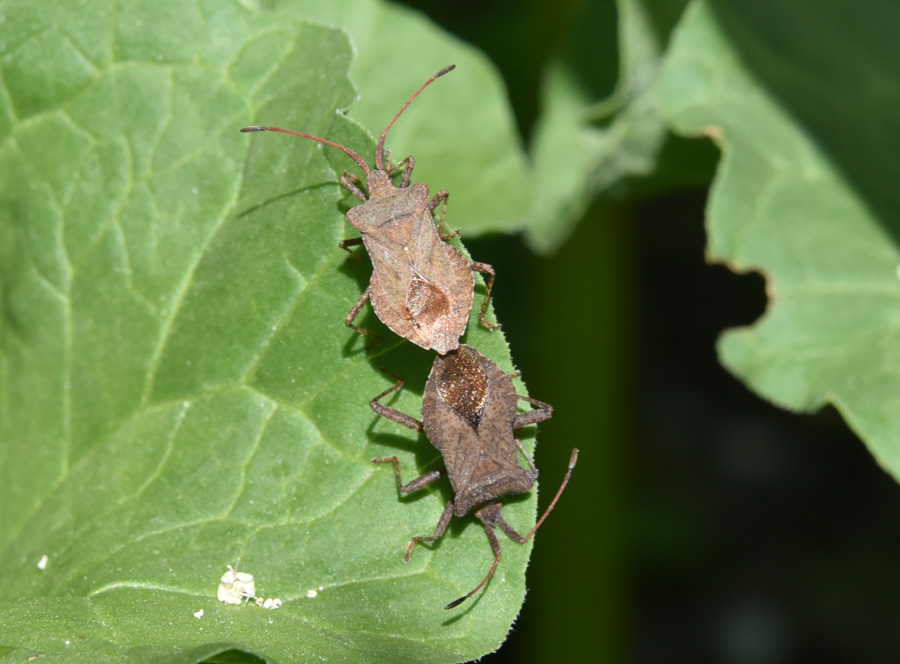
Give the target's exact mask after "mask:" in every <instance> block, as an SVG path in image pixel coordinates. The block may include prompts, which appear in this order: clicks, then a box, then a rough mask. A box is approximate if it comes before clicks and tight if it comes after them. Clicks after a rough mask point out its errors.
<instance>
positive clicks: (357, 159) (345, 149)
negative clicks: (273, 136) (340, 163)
mask: <svg viewBox="0 0 900 664" xmlns="http://www.w3.org/2000/svg"><path fill="white" fill-rule="evenodd" d="M416 94H418V93H416ZM407 104H409V102H407ZM395 119H396V118H395ZM241 131H242V132H244V133H248V132H252V131H280V132H281V133H282V134H291V135H293V136H300V137H301V138H308V139H310V140H311V141H317V142H318V143H324V144H325V145H330V146H331V147H333V148H337V149H338V150H341V151H342V152H343V153H344V154H346V155H347V156H348V157H350V158H351V159H352V160H353V161H355V162H356V163H357V164H359V167H360V168H361V169H362V170H363V173H365V174H366V177H368V176H369V171H371V169H370V168H369V165H368V164H367V163H366V162H365V161H363V158H362V157H360V156H359V155H358V154H356V153H355V152H354V151H353V150H351V149H350V148H348V147H345V146H343V145H340V144H339V143H333V142H332V141H328V140H325V139H324V138H319V137H318V136H313V135H312V134H306V133H304V132H302V131H293V130H292V129H282V128H281V127H244V128H243V129H241ZM382 138H383V137H382Z"/></svg>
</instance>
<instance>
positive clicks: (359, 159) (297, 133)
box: [241, 127, 372, 177]
mask: <svg viewBox="0 0 900 664" xmlns="http://www.w3.org/2000/svg"><path fill="white" fill-rule="evenodd" d="M241 131H242V132H244V133H245V134H246V133H248V132H251V131H280V132H281V133H282V134H293V135H294V136H300V137H302V138H308V139H310V140H312V141H318V142H319V143H324V144H325V145H330V146H331V147H333V148H337V149H338V150H343V152H344V154H346V155H347V156H348V157H350V158H351V159H352V160H353V161H355V162H356V163H357V164H359V167H360V168H361V169H362V170H363V173H365V174H366V177H369V172H370V171H371V170H372V169H371V168H369V165H368V164H367V163H366V162H365V161H364V160H363V158H362V157H360V156H359V155H358V154H356V153H355V152H354V151H353V150H351V149H350V148H348V147H345V146H343V145H340V144H339V143H333V142H332V141H327V140H325V139H324V138H319V137H318V136H313V135H312V134H305V133H303V132H302V131H294V130H292V129H282V128H281V127H244V128H243V129H241Z"/></svg>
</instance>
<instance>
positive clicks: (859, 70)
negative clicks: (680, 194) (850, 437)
mask: <svg viewBox="0 0 900 664" xmlns="http://www.w3.org/2000/svg"><path fill="white" fill-rule="evenodd" d="M898 24H900V7H898V5H897V3H894V2H888V1H883V0H870V1H868V2H865V3H861V4H860V3H856V4H853V5H850V4H847V3H843V2H840V1H839V0H827V1H818V0H817V1H815V2H812V1H811V0H808V1H805V2H802V1H800V2H792V3H780V2H774V1H772V0H768V1H766V2H756V3H737V4H735V3H728V2H697V3H695V4H694V5H693V6H692V7H691V9H690V11H689V14H688V16H687V17H686V19H685V21H684V24H683V25H682V26H681V27H680V29H679V32H678V35H677V38H676V39H675V42H674V45H673V49H672V52H671V54H670V56H669V59H668V61H667V62H666V64H665V67H664V71H663V73H662V75H661V79H660V81H659V90H658V93H659V99H660V105H661V106H662V107H663V108H665V109H666V113H667V114H668V116H669V117H670V118H671V121H672V123H673V124H674V125H675V126H676V127H677V128H678V129H679V130H680V131H683V132H688V133H692V134H698V133H705V134H707V135H709V136H712V137H713V138H714V139H715V140H716V142H717V143H718V144H719V145H720V146H721V148H722V151H723V157H722V163H721V166H720V170H719V174H718V177H717V180H716V182H715V185H714V187H713V195H712V198H711V200H710V203H709V210H708V226H709V238H710V240H709V252H710V255H711V258H713V259H714V260H718V261H723V262H726V263H728V264H729V265H731V266H732V267H733V268H734V269H735V270H741V271H743V270H759V271H760V272H762V273H763V274H764V275H765V277H766V280H767V291H768V294H769V297H770V303H769V309H768V311H767V312H766V314H765V315H764V316H763V317H762V318H761V319H760V320H759V321H758V322H757V323H756V324H755V325H754V326H753V327H750V328H747V329H741V330H733V331H730V332H729V333H727V334H725V335H724V336H723V338H722V339H721V342H720V344H719V350H720V354H721V357H722V360H723V362H724V363H725V364H726V366H728V367H729V368H730V369H731V370H732V371H733V372H735V373H736V374H737V375H738V376H740V377H741V378H742V379H743V380H745V381H747V383H748V384H749V385H750V386H751V387H753V389H755V390H756V391H758V392H759V393H760V394H762V395H764V396H765V397H767V398H769V399H771V400H773V401H775V402H776V403H779V404H781V405H783V406H785V407H787V408H791V409H796V410H814V409H817V408H820V407H821V406H822V405H823V404H826V403H831V404H834V405H835V406H836V407H837V408H838V409H839V410H840V411H841V412H842V413H843V414H844V416H845V418H846V419H847V421H848V422H849V424H850V425H851V426H852V427H853V429H854V430H855V431H856V432H857V433H858V434H859V435H860V437H862V439H863V440H864V441H865V442H866V444H867V445H868V446H869V448H870V449H871V450H872V452H873V454H874V455H875V456H876V457H877V459H878V460H879V462H880V463H881V464H882V465H883V466H884V467H885V468H886V469H887V470H888V471H889V472H891V473H892V474H893V475H894V477H897V478H900V443H898V441H900V418H898V416H897V412H896V411H897V409H896V407H895V406H894V404H893V398H894V397H893V395H894V394H897V393H898V392H900V380H898V375H900V372H898V369H900V364H898V359H900V356H898V352H897V347H898V345H897V339H896V330H897V327H898V324H900V278H898V268H900V251H898V246H897V245H898V228H900V227H898V221H897V210H898V209H900V190H898V188H897V186H896V183H897V181H898V180H900V166H898V161H897V154H898V153H900V141H898V137H900V116H898V114H897V113H896V109H897V108H898V107H900V79H898V77H897V71H898V68H900V51H898V50H897V44H896V30H895V29H894V27H895V26H897V25H898Z"/></svg>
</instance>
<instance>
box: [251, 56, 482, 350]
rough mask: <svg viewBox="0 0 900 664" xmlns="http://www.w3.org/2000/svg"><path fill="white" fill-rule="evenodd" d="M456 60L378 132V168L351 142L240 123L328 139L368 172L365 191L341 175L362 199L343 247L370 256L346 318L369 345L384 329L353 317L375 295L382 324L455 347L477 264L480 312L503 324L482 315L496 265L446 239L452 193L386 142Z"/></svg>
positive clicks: (424, 341) (433, 346)
mask: <svg viewBox="0 0 900 664" xmlns="http://www.w3.org/2000/svg"><path fill="white" fill-rule="evenodd" d="M454 67H455V65H450V66H449V67H445V68H444V69H442V70H441V71H439V72H438V73H437V74H435V75H434V76H432V77H431V78H429V79H428V80H427V81H426V82H425V83H424V84H423V85H422V87H420V88H419V89H418V90H417V91H416V92H415V93H414V94H413V95H412V96H411V97H410V98H409V99H408V100H407V101H406V103H405V104H404V105H403V106H402V107H401V108H400V110H399V111H398V112H397V114H396V115H395V116H394V119H393V120H391V121H390V122H389V123H388V125H387V127H385V129H384V131H383V132H381V137H380V138H379V139H378V145H377V148H376V150H375V168H374V169H372V168H371V167H370V166H369V165H368V164H367V163H366V162H365V160H363V158H362V157H360V156H359V155H358V154H357V153H356V152H354V151H353V150H351V149H350V148H348V147H345V146H343V145H339V144H337V143H333V142H331V141H328V140H325V139H324V138H319V137H318V136H312V135H310V134H306V133H303V132H300V131H293V130H290V129H281V128H279V127H244V128H243V129H241V131H243V132H254V131H278V132H282V133H285V134H292V135H294V136H300V137H302V138H308V139H310V140H313V141H318V142H319V143H324V144H325V145H330V146H332V147H335V148H337V149H339V150H342V151H343V152H344V153H345V154H346V155H347V156H348V157H350V158H351V159H353V161H355V162H356V163H357V164H359V167H360V168H361V169H362V171H363V173H364V174H365V177H366V182H365V193H364V192H363V189H362V187H363V182H362V180H360V179H359V178H358V177H356V176H355V175H353V174H352V173H349V172H345V173H344V174H343V175H342V176H341V178H340V183H341V184H342V185H343V186H344V187H346V188H347V189H348V190H349V191H350V192H351V193H352V194H353V195H354V196H356V197H357V198H358V199H360V200H361V201H362V202H363V203H362V205H357V206H356V207H354V208H351V209H350V210H349V211H348V212H347V221H349V222H350V223H351V224H352V225H353V226H354V227H355V228H356V229H357V230H359V232H360V234H361V236H362V237H360V238H354V239H350V240H344V241H343V242H341V247H343V248H344V249H347V248H348V247H350V246H353V245H356V244H359V243H362V244H363V245H365V248H366V251H367V252H368V253H369V257H370V258H371V260H372V268H373V271H372V279H371V281H370V282H369V287H368V288H367V289H366V290H365V292H364V293H363V294H362V297H360V298H359V300H358V301H357V303H356V304H354V305H353V308H352V309H350V311H349V313H348V314H347V316H346V318H345V322H346V324H347V326H348V327H350V328H352V329H353V330H356V331H357V332H359V333H361V334H365V335H367V336H370V337H372V338H373V339H374V340H375V341H374V343H373V344H371V345H370V346H369V348H372V347H373V346H375V345H376V344H377V343H378V341H380V337H379V336H378V335H377V334H375V333H374V332H371V331H370V330H365V329H363V328H361V327H359V326H357V325H354V324H353V321H354V319H355V318H356V316H357V315H358V314H359V312H360V310H361V309H362V308H363V307H364V306H365V304H366V301H371V302H372V308H373V309H374V310H375V314H376V315H377V316H378V318H380V319H381V321H382V322H383V323H384V324H385V325H387V326H388V327H389V328H390V329H391V330H393V331H394V332H396V333H397V334H398V335H400V336H401V337H403V338H405V339H408V340H409V341H412V342H413V343H414V344H416V345H418V346H421V347H422V348H425V349H429V350H436V351H437V352H438V353H440V354H442V355H443V354H444V353H447V352H449V351H451V350H453V349H455V348H457V347H458V346H459V337H460V336H461V335H462V334H463V332H465V330H466V323H467V322H468V319H469V311H470V310H471V308H472V302H473V299H474V290H475V280H474V278H473V276H472V272H481V273H483V274H488V275H490V279H489V280H488V285H487V290H486V292H485V296H484V302H483V303H482V305H481V311H480V313H479V316H478V320H479V321H480V322H481V324H482V325H484V326H485V327H488V328H490V329H496V328H498V327H499V325H497V324H494V323H489V322H488V321H487V320H485V317H484V315H485V311H486V310H487V305H488V302H489V301H490V297H491V289H492V288H493V286H494V268H492V267H491V266H490V265H487V264H486V263H477V262H475V261H469V260H467V259H466V257H465V256H463V255H462V254H461V253H460V252H459V251H458V250H457V249H455V248H454V247H452V246H450V245H449V244H447V243H446V242H444V241H443V240H445V239H448V238H450V237H452V236H453V235H455V233H451V234H447V235H445V234H444V233H443V229H444V217H445V215H446V213H447V199H448V197H449V194H448V193H447V191H446V190H444V189H442V190H440V191H439V192H438V193H437V194H436V195H435V196H434V198H432V199H431V200H430V201H429V200H428V185H427V184H423V183H419V184H410V178H411V177H412V171H413V167H414V166H415V163H416V161H415V159H413V158H412V157H407V158H406V159H404V160H403V161H401V162H400V163H398V164H396V165H394V166H392V165H391V162H390V153H388V152H385V149H384V140H385V137H386V136H387V133H388V130H389V129H390V128H391V127H392V126H393V125H394V123H395V122H396V121H397V119H398V118H399V117H400V115H401V114H402V113H403V112H404V111H405V110H406V108H407V107H408V106H409V105H410V104H411V103H412V101H413V100H414V99H415V98H416V97H417V96H418V95H419V93H421V92H422V90H424V89H425V88H426V87H428V86H429V85H430V84H431V83H432V82H433V81H434V80H435V79H437V78H439V77H441V76H443V75H444V74H446V73H448V72H450V71H452V70H453V69H454ZM401 171H402V172H403V176H402V178H401V181H400V186H399V187H395V186H394V182H393V180H392V178H393V177H394V176H395V175H397V174H398V173H400V172H401ZM366 194H368V197H367V196H366ZM442 203H443V207H442V210H441V218H440V222H439V223H438V225H437V226H435V217H434V211H435V210H436V209H437V207H438V206H439V205H441V204H442Z"/></svg>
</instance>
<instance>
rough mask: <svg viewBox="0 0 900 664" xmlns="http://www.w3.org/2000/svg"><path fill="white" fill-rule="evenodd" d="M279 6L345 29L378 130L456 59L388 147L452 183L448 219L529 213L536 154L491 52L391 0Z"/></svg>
mask: <svg viewBox="0 0 900 664" xmlns="http://www.w3.org/2000/svg"><path fill="white" fill-rule="evenodd" d="M273 6H274V8H275V10H281V11H284V12H286V13H291V14H294V13H297V14H300V15H302V16H303V17H305V18H308V19H310V20H312V21H316V22H320V23H324V24H326V25H333V26H339V27H341V28H342V29H344V30H346V31H347V33H348V34H349V36H350V40H351V42H352V43H353V46H354V48H355V49H356V53H357V56H356V57H355V58H354V60H353V64H352V66H351V69H350V74H351V77H352V79H353V82H354V83H355V84H356V85H357V87H358V88H359V96H360V99H359V101H358V102H357V103H355V104H354V105H353V117H354V118H356V119H357V120H359V121H360V123H361V124H362V125H363V126H365V127H368V128H369V129H371V131H372V133H373V134H375V135H376V136H377V135H378V134H379V133H380V132H381V130H382V129H383V128H384V127H385V126H386V125H387V123H388V121H389V120H390V119H391V118H392V117H393V116H394V114H395V113H396V112H397V111H398V110H399V108H400V105H401V104H402V102H403V101H405V100H406V98H407V97H409V95H410V94H411V93H412V91H414V90H416V89H417V88H418V87H419V86H420V85H421V84H422V83H424V82H425V80H426V79H427V78H428V76H430V75H431V74H433V73H435V72H437V71H438V70H440V69H442V68H443V67H445V66H447V65H449V64H455V65H457V67H458V70H457V71H455V72H454V73H453V74H451V75H450V76H448V77H447V78H445V79H441V81H440V82H439V83H438V84H435V85H434V86H432V87H431V88H429V90H428V94H423V95H422V96H421V97H419V98H418V99H416V103H415V108H414V109H413V110H411V111H410V112H409V113H407V114H405V115H404V116H403V120H402V121H400V122H398V123H397V124H396V125H395V126H394V127H393V128H392V129H391V132H390V134H389V136H388V138H389V140H388V144H387V147H388V149H390V150H391V151H392V152H393V154H394V155H395V156H396V157H397V158H403V157H405V156H407V155H410V154H412V155H413V156H414V157H415V158H416V178H417V179H418V180H419V181H421V182H428V183H429V184H430V185H431V186H432V188H433V189H434V190H435V191H437V190H438V189H447V190H448V191H450V207H449V208H448V210H449V211H448V213H447V223H448V224H450V225H451V227H453V228H459V229H460V230H461V231H462V233H463V235H464V236H465V235H475V234H480V233H486V232H498V231H507V232H509V231H513V230H516V229H518V228H520V227H521V226H523V225H524V224H525V223H526V215H527V211H528V202H529V196H528V191H529V183H530V179H531V176H530V172H529V170H528V163H527V161H526V158H525V155H524V153H523V151H522V146H521V144H520V141H519V138H518V135H517V133H516V129H515V122H514V120H513V116H512V111H511V110H510V108H509V103H508V101H507V99H506V94H505V91H504V89H503V83H502V80H501V77H500V75H499V74H498V73H497V71H496V69H495V68H494V67H493V66H492V65H490V63H489V62H488V61H487V60H486V58H485V57H484V55H483V54H481V53H480V52H479V51H476V50H475V49H474V48H472V47H470V46H467V45H466V44H464V43H462V42H461V41H459V40H458V39H456V38H455V37H453V36H451V35H449V34H447V33H446V32H443V31H441V30H440V29H438V28H436V27H435V26H433V25H431V24H429V23H427V22H425V21H423V19H422V17H421V15H419V14H418V13H416V12H413V11H411V10H409V9H407V8H404V7H400V6H397V5H391V4H388V3H385V2H373V1H371V0H363V1H360V0H329V2H321V1H320V0H288V1H284V2H274V3H273ZM266 117H267V118H268V115H267V116H266ZM266 122H267V123H268V124H275V120H274V119H273V121H272V122H268V120H266ZM279 122H280V120H279Z"/></svg>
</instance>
